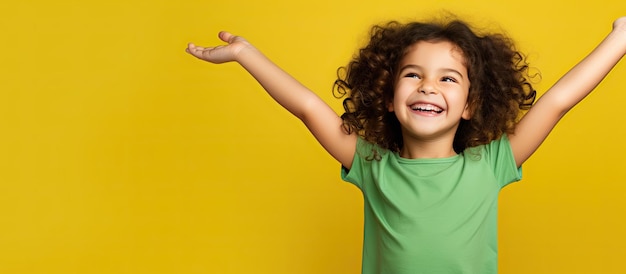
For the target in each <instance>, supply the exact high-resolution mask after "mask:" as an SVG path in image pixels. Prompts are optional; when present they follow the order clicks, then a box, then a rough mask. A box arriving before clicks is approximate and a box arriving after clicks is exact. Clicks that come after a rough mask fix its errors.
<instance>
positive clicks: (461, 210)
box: [341, 136, 522, 274]
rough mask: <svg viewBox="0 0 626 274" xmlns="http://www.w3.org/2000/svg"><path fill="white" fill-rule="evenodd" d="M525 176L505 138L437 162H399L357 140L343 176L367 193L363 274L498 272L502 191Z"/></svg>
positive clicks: (393, 154)
mask: <svg viewBox="0 0 626 274" xmlns="http://www.w3.org/2000/svg"><path fill="white" fill-rule="evenodd" d="M373 150H376V151H378V154H379V155H380V158H381V159H380V160H371V159H370V158H371V155H372V151H373ZM521 175H522V174H521V169H518V168H517V167H516V164H515V160H514V158H513V153H512V151H511V146H510V143H509V140H508V138H507V137H506V136H503V137H502V138H501V139H499V140H495V141H493V142H491V143H490V144H487V145H482V146H478V147H474V148H468V149H466V150H465V151H464V152H463V153H460V154H458V155H455V156H452V157H449V158H437V159H405V158H401V157H400V156H399V155H398V154H397V153H394V152H390V151H386V150H382V149H380V148H379V147H377V146H375V145H372V144H370V143H367V142H366V141H364V140H362V139H360V138H359V141H358V142H357V154H356V155H355V157H354V160H353V163H352V168H351V169H350V170H349V171H348V170H346V169H342V173H341V176H342V179H343V180H345V181H348V182H351V183H353V184H355V185H356V186H357V187H359V189H361V191H362V192H363V197H364V207H365V208H364V209H365V227H364V241H363V266H362V272H363V273H366V274H369V273H393V274H402V273H406V274H418V273H428V274H435V273H446V274H448V273H475V274H488V273H497V271H498V257H497V206H498V193H499V192H500V189H501V188H502V187H503V186H505V185H507V184H508V183H511V182H514V181H518V180H520V179H521Z"/></svg>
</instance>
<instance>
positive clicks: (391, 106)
mask: <svg viewBox="0 0 626 274" xmlns="http://www.w3.org/2000/svg"><path fill="white" fill-rule="evenodd" d="M387 110H389V112H393V101H391V102H389V103H387Z"/></svg>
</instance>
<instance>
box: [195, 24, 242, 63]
mask: <svg viewBox="0 0 626 274" xmlns="http://www.w3.org/2000/svg"><path fill="white" fill-rule="evenodd" d="M218 37H219V38H220V40H222V41H224V42H226V43H228V44H227V45H221V46H216V47H200V46H196V45H194V44H193V43H189V44H188V45H187V49H185V51H186V52H187V53H189V54H191V55H193V56H195V57H197V58H198V59H201V60H204V61H208V62H211V63H214V64H221V63H226V62H231V61H236V60H237V56H238V55H239V53H240V52H241V51H242V50H244V49H246V48H251V47H252V45H251V44H250V43H248V41H246V39H244V38H243V37H240V36H235V35H233V34H231V33H229V32H225V31H222V32H220V33H219V35H218Z"/></svg>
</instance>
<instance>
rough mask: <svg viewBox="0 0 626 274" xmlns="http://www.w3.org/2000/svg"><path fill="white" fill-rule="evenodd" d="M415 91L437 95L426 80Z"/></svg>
mask: <svg viewBox="0 0 626 274" xmlns="http://www.w3.org/2000/svg"><path fill="white" fill-rule="evenodd" d="M417 91H418V92H420V93H424V94H437V88H436V87H435V86H434V85H433V84H432V83H431V82H430V81H427V80H424V81H423V82H422V84H421V85H420V86H419V87H418V90H417Z"/></svg>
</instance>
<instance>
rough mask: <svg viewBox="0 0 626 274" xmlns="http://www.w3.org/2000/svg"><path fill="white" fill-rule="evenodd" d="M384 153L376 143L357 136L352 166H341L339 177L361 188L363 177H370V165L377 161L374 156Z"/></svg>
mask: <svg viewBox="0 0 626 274" xmlns="http://www.w3.org/2000/svg"><path fill="white" fill-rule="evenodd" d="M384 154H385V152H384V151H383V150H382V149H380V148H379V147H377V146H376V145H374V144H372V143H369V142H367V141H365V140H363V139H362V138H358V139H357V142H356V150H355V154H354V158H353V159H352V167H351V168H350V169H347V168H345V167H343V166H342V167H341V179H342V180H344V181H346V182H349V183H352V184H354V185H356V186H357V187H358V188H362V186H363V178H369V177H371V175H369V173H371V165H373V164H374V162H377V159H376V157H380V156H382V155H384Z"/></svg>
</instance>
